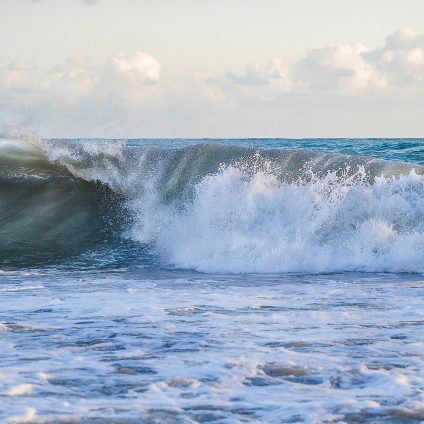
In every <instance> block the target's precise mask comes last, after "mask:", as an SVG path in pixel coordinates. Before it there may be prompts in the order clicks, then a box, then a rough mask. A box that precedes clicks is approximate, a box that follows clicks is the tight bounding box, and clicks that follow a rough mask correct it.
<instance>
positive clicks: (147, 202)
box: [0, 139, 424, 423]
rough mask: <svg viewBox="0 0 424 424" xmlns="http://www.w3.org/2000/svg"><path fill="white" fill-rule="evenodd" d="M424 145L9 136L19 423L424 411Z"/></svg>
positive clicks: (9, 386) (349, 416)
mask: <svg viewBox="0 0 424 424" xmlns="http://www.w3.org/2000/svg"><path fill="white" fill-rule="evenodd" d="M423 146H424V141H423V140H322V139H321V140H318V139H317V140H194V141H193V140H129V141H126V142H123V141H116V140H39V139H32V140H26V141H22V140H21V141H19V140H2V141H1V142H0V174H1V175H0V204H1V214H0V249H1V253H0V269H1V272H0V281H1V284H0V352H1V353H0V358H1V361H0V404H1V405H2V407H1V408H0V421H4V422H33V423H38V422H40V423H41V422H63V423H65V422H83V423H87V422H88V423H99V422H102V423H103V422H111V423H112V422H119V423H140V422H161V423H162V422H170V423H186V422H187V423H193V422H219V423H230V422H231V423H233V422H271V423H274V422H275V423H281V422H310V423H316V422H323V423H336V422H337V423H338V422H340V423H341V422H347V423H359V422H361V423H362V422H369V423H376V422H377V423H379V422H381V423H383V422H384V423H385V422H389V423H398V422H410V423H418V422H421V421H422V420H423V419H424V409H423V406H422V405H423V400H424V398H423V396H424V394H423V393H424V375H423V371H422V370H423V362H424V354H423V353H422V352H423V351H424V350H423V347H424V346H423V342H422V338H423V337H422V335H423V323H424V317H423V312H422V311H423V310H424V308H423V300H422V299H423V294H424V292H423V290H424V285H423V275H422V273H423V272H424V220H423V217H424V216H423V214H424V197H423V194H424V185H423V182H424V179H423V178H424V177H423V168H422V166H421V165H422V162H421V159H419V158H420V157H421V156H420V152H422V149H423Z"/></svg>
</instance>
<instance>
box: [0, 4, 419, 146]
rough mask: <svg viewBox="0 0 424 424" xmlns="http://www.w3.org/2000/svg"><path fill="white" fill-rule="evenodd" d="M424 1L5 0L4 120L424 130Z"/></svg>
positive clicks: (246, 132)
mask: <svg viewBox="0 0 424 424" xmlns="http://www.w3.org/2000/svg"><path fill="white" fill-rule="evenodd" d="M423 16H424V2H423V1H422V0H384V1H383V0H372V1H370V0H366V1H365V0H355V1H353V0H320V1H314V0H226V1H219V0H155V1H153V0H150V1H147V0H0V22H1V24H0V40H1V42H0V131H2V130H1V128H8V127H10V126H22V127H29V128H31V129H32V130H33V131H35V132H37V133H38V134H40V135H41V136H44V137H118V138H144V137H146V138H168V137H170V138H174V137H177V138H179V137H193V138H196V137H202V138H203V137H224V138H226V137H229V138H241V137H423V136H424V19H423V18H422V17H423Z"/></svg>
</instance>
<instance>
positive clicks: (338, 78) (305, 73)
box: [294, 43, 387, 94]
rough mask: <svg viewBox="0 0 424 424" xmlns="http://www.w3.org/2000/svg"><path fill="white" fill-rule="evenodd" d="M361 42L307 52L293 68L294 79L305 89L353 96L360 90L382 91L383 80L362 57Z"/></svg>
mask: <svg viewBox="0 0 424 424" xmlns="http://www.w3.org/2000/svg"><path fill="white" fill-rule="evenodd" d="M366 52H368V49H367V47H365V46H364V45H363V44H361V43H351V44H342V45H333V46H329V47H325V48H321V49H314V50H311V51H310V52H309V53H308V55H307V56H306V57H305V58H304V59H301V60H300V61H299V62H298V63H297V64H296V65H295V68H294V78H295V79H296V80H297V81H298V82H299V83H300V85H302V86H303V87H304V89H306V90H336V91H338V92H341V93H344V94H355V93H357V92H359V91H361V90H364V89H372V88H377V89H378V88H385V87H386V86H387V81H386V78H385V76H384V75H383V74H381V73H380V72H379V71H378V70H377V69H375V68H374V67H373V66H372V65H371V64H370V63H368V62H367V60H366V59H365V57H364V54H365V53H366Z"/></svg>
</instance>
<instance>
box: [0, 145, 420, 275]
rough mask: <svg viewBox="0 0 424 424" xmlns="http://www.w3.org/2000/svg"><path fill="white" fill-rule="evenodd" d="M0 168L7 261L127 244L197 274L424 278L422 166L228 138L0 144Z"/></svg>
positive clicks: (2, 233) (0, 232)
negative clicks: (234, 142)
mask: <svg viewBox="0 0 424 424" xmlns="http://www.w3.org/2000/svg"><path fill="white" fill-rule="evenodd" d="M0 166H1V182H0V193H1V200H0V202H1V217H0V228H1V230H0V237H1V240H2V241H1V248H2V251H3V253H2V256H1V257H2V261H3V264H6V265H7V264H12V265H13V264H14V263H19V264H22V263H27V262H28V261H29V259H28V258H31V261H32V262H31V261H30V262H31V263H34V262H36V261H37V260H38V261H39V262H42V260H50V259H51V260H53V259H55V260H57V259H58V258H59V257H60V258H59V259H63V258H62V256H63V257H65V256H66V257H71V256H75V255H81V254H83V253H84V252H85V253H86V252H89V251H95V250H96V249H99V248H100V247H102V248H104V246H109V247H110V246H112V245H113V244H114V243H115V244H119V243H122V241H123V240H125V243H127V244H128V243H129V244H130V243H135V244H136V245H138V246H140V247H141V250H140V252H149V253H150V256H147V259H146V257H144V256H143V257H142V256H141V255H140V257H139V261H140V263H141V262H142V261H154V259H152V258H156V259H155V260H159V261H160V263H161V264H162V265H165V266H173V267H178V268H190V269H195V270H198V271H203V272H218V273H223V272H230V273H245V272H253V273H255V272H257V273H263V272H302V273H322V272H336V271H367V272H424V177H423V173H424V171H423V169H422V168H421V167H420V166H414V165H408V164H405V163H401V162H390V161H384V160H376V159H372V158H370V157H360V156H345V155H341V154H334V153H316V152H315V153H314V152H311V151H307V150H282V149H273V148H271V149H259V148H247V147H243V146H231V145H226V144H225V143H215V144H210V143H204V144H197V145H196V144H194V145H188V146H186V147H183V148H179V147H164V146H153V145H147V144H143V143H142V142H140V143H119V142H116V141H115V142H113V141H111V142H105V141H79V142H78V141H60V140H55V141H43V142H38V143H37V145H36V146H34V145H32V144H28V143H22V142H10V141H2V149H1V151H0ZM58 252H59V253H58ZM40 255H41V256H40ZM43 255H44V256H43ZM105 255H106V256H107V253H105Z"/></svg>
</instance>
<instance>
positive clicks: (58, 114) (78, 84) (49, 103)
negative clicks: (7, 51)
mask: <svg viewBox="0 0 424 424" xmlns="http://www.w3.org/2000/svg"><path fill="white" fill-rule="evenodd" d="M160 96H161V85H160V63H159V62H158V61H157V60H156V59H155V58H154V57H153V56H151V55H150V54H148V53H145V52H142V51H132V52H118V53H117V54H115V55H113V56H111V57H110V58H109V59H108V60H107V61H106V62H105V63H104V64H103V65H102V66H94V65H92V64H90V63H89V62H88V61H87V60H85V59H84V57H82V56H75V57H71V58H68V59H67V60H66V61H65V62H63V63H61V64H58V65H56V66H54V67H52V68H50V69H43V68H41V67H39V66H37V65H36V64H34V63H31V62H26V61H18V62H13V63H3V64H0V110H1V111H2V114H1V115H2V116H0V118H2V120H4V116H5V115H6V117H9V116H12V117H14V116H19V120H24V121H25V122H28V120H29V121H31V120H32V121H34V126H36V127H37V129H38V127H39V126H40V127H41V128H42V131H43V132H44V131H45V130H46V129H47V130H50V129H51V128H57V127H58V126H59V127H60V126H62V127H63V128H64V131H69V130H70V127H71V128H72V127H74V129H73V130H72V131H73V132H74V133H77V134H78V133H79V131H78V126H80V127H81V132H84V133H86V132H88V131H91V132H94V134H96V132H95V128H93V127H95V126H98V127H99V128H100V127H101V126H104V125H107V124H108V122H111V121H113V120H116V118H117V117H118V118H119V116H125V115H126V114H130V113H132V112H134V111H137V113H141V112H142V111H143V110H144V109H146V108H152V107H154V105H155V104H157V102H158V100H159V99H160ZM3 111H7V113H5V112H3ZM68 121H69V122H68ZM90 127H91V128H90ZM93 130H94V131H93Z"/></svg>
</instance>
